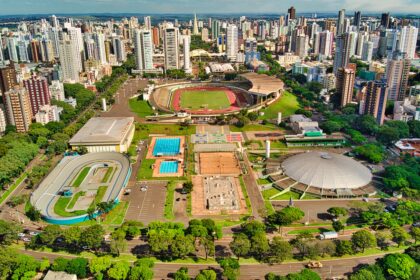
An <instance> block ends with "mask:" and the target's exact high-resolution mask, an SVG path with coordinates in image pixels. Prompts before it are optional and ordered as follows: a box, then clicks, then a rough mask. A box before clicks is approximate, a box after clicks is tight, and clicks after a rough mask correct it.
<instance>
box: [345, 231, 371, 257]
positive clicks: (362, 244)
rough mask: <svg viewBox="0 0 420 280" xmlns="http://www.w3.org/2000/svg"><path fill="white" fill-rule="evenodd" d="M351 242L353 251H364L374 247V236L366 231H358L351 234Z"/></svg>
mask: <svg viewBox="0 0 420 280" xmlns="http://www.w3.org/2000/svg"><path fill="white" fill-rule="evenodd" d="M351 242H352V244H353V248H354V249H355V250H361V251H362V252H364V251H365V249H367V248H371V247H374V246H376V238H375V236H374V235H373V234H372V233H370V232H369V231H367V230H359V231H356V232H355V233H353V235H352V237H351Z"/></svg>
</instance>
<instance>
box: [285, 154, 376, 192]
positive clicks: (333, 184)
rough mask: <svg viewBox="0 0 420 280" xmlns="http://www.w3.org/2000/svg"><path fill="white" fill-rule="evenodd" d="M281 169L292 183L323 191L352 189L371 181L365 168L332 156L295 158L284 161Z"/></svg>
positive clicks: (341, 156) (309, 155)
mask: <svg viewBox="0 0 420 280" xmlns="http://www.w3.org/2000/svg"><path fill="white" fill-rule="evenodd" d="M282 167H283V169H284V172H285V174H286V175H287V176H289V177H290V178H292V179H293V180H295V181H298V182H300V183H302V184H305V185H309V186H312V187H318V188H324V189H356V188H360V187H364V186H366V185H368V184H369V183H370V181H371V180H372V174H371V172H370V171H369V169H368V168H366V167H365V166H363V165H362V164H360V163H359V162H357V161H355V160H353V159H351V158H349V157H346V156H343V155H340V154H335V153H325V152H308V153H302V154H298V155H296V156H292V157H290V158H288V159H286V160H285V161H284V162H283V163H282Z"/></svg>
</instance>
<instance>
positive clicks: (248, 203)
mask: <svg viewBox="0 0 420 280" xmlns="http://www.w3.org/2000/svg"><path fill="white" fill-rule="evenodd" d="M239 182H240V184H241V190H242V193H243V195H244V197H245V203H246V207H247V208H248V212H249V213H251V212H252V209H251V201H250V199H249V196H248V192H247V191H246V186H245V182H244V179H243V178H242V176H241V177H239Z"/></svg>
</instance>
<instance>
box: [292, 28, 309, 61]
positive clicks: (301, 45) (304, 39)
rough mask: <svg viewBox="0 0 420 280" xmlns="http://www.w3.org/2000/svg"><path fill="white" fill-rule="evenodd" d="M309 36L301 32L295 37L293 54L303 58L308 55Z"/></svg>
mask: <svg viewBox="0 0 420 280" xmlns="http://www.w3.org/2000/svg"><path fill="white" fill-rule="evenodd" d="M308 43H309V38H308V36H307V35H304V34H301V35H299V36H297V38H296V51H295V54H296V55H297V56H299V57H300V58H305V57H306V56H307V55H308Z"/></svg>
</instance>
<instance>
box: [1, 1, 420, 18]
mask: <svg viewBox="0 0 420 280" xmlns="http://www.w3.org/2000/svg"><path fill="white" fill-rule="evenodd" d="M162 2H164V3H162ZM162 2H160V3H156V0H19V1H16V0H1V9H0V14H1V15H21V14H49V13H50V14H52V13H56V14H60V13H67V14H70V13H76V14H77V13H150V14H160V13H194V12H196V13H279V14H283V13H286V12H287V9H288V8H289V7H290V6H294V7H295V8H296V10H297V12H298V13H302V12H336V11H338V10H339V9H346V10H347V11H348V12H351V11H355V10H360V11H362V12H366V13H381V12H391V13H394V14H395V13H410V14H420V1H418V0H296V1H281V2H279V1H278V0H212V1H205V2H204V1H197V0H164V1H162Z"/></svg>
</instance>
